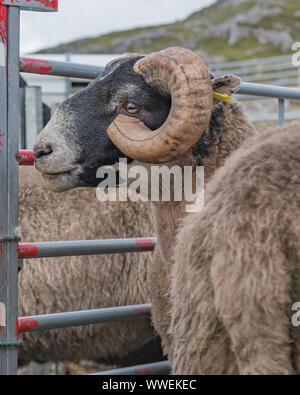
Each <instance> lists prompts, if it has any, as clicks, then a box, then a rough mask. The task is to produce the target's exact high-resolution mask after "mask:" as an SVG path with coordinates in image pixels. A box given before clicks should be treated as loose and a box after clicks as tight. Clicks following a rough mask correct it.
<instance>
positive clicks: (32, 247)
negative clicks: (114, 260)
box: [18, 237, 157, 259]
mask: <svg viewBox="0 0 300 395" xmlns="http://www.w3.org/2000/svg"><path fill="white" fill-rule="evenodd" d="M156 242H157V239H156V237H141V238H129V239H102V240H75V241H49V242H40V243H19V244H18V257H19V258H30V259H31V258H43V257H58V256H74V255H98V254H115V253H126V252H144V251H153V250H154V248H155V245H156Z"/></svg>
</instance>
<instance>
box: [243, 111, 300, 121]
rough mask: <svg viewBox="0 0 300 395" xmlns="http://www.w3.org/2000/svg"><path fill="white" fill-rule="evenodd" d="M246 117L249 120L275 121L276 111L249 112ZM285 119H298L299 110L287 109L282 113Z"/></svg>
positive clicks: (299, 116) (276, 117) (299, 115)
mask: <svg viewBox="0 0 300 395" xmlns="http://www.w3.org/2000/svg"><path fill="white" fill-rule="evenodd" d="M247 118H248V119H249V121H251V122H264V121H277V119H278V112H271V113H262V114H250V115H247ZM284 119H285V120H292V119H300V111H287V112H285V114H284Z"/></svg>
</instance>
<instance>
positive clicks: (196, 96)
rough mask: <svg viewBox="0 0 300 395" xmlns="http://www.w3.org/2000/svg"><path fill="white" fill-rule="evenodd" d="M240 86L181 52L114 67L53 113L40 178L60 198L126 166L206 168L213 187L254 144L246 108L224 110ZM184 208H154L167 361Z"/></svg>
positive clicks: (156, 313) (156, 298)
mask: <svg viewBox="0 0 300 395" xmlns="http://www.w3.org/2000/svg"><path fill="white" fill-rule="evenodd" d="M239 84H240V79H239V78H238V77H236V76H222V77H218V78H213V76H211V75H210V74H209V72H208V71H207V69H206V67H205V65H204V63H203V62H202V60H201V59H200V58H199V57H198V56H197V55H195V54H194V53H193V52H192V51H190V50H187V49H183V48H168V49H166V50H164V51H160V52H157V53H153V54H150V55H147V56H146V57H142V56H136V57H132V58H130V59H128V58H123V59H118V60H116V61H115V62H112V63H111V64H109V65H108V66H107V68H106V71H105V74H104V76H103V77H102V78H98V79H96V80H94V81H93V82H92V83H91V84H89V85H88V86H87V87H86V88H85V89H83V90H81V91H80V92H78V93H77V94H75V95H74V96H72V97H71V98H69V99H68V100H66V101H65V102H64V103H63V104H62V105H61V106H60V107H59V108H58V109H57V111H56V112H55V113H54V115H53V116H52V118H51V120H50V122H49V123H48V125H47V126H46V127H45V128H44V129H43V131H42V132H41V134H40V136H39V138H38V140H37V141H36V144H35V147H34V151H35V155H36V168H37V170H39V171H40V172H41V173H42V174H43V181H44V183H45V185H47V187H48V188H50V189H52V190H55V191H63V190H67V189H71V188H75V187H78V186H95V184H96V182H99V180H97V181H96V177H95V175H96V171H97V168H98V167H99V166H100V167H101V166H103V165H114V164H115V163H116V162H118V160H119V159H120V158H125V159H127V161H128V162H129V163H130V165H133V163H139V161H141V162H146V164H145V167H146V168H147V169H148V171H149V170H151V168H152V166H153V164H155V163H164V165H165V166H168V167H170V168H171V167H172V166H173V165H177V166H179V167H180V168H181V169H183V168H184V166H192V169H193V171H194V173H195V168H196V166H199V165H204V173H205V181H207V180H208V179H209V178H210V177H211V175H212V174H213V173H214V171H215V170H216V169H217V168H218V167H219V166H222V165H223V164H224V161H225V159H226V157H227V156H228V155H229V154H230V153H231V152H232V151H234V150H235V149H237V148H238V147H239V146H240V145H241V144H242V143H243V142H244V141H245V140H247V139H248V138H249V137H251V136H253V135H255V134H256V131H255V129H254V127H253V126H252V125H251V123H249V121H248V120H247V119H246V117H245V115H244V112H243V109H242V107H241V106H240V105H239V104H238V103H237V102H235V101H232V102H229V101H228V100H229V99H230V96H231V95H232V94H233V93H234V92H235V91H237V90H238V87H239ZM213 91H214V92H215V93H217V94H218V95H214V96H215V98H214V99H213ZM216 97H218V98H220V97H221V98H222V97H226V102H225V101H220V100H219V99H217V98H216ZM133 160H135V161H134V162H133ZM194 173H193V174H194ZM194 177H195V175H194ZM185 203H186V202H185V201H179V202H178V201H175V200H174V199H173V200H172V199H171V201H168V202H166V201H157V202H151V206H152V212H153V221H154V227H155V233H156V235H157V238H158V244H157V246H156V249H155V254H154V257H153V260H152V262H151V266H150V269H149V277H150V281H149V284H150V286H151V300H152V303H153V308H152V319H153V323H154V326H155V329H156V330H157V332H158V333H159V335H160V336H161V339H162V344H163V348H164V352H165V353H166V354H170V355H171V349H172V347H171V343H172V339H171V336H170V333H169V327H170V322H171V317H170V299H169V297H168V292H169V289H170V284H169V281H168V279H169V273H170V270H171V267H170V264H171V263H170V261H171V258H172V252H173V247H174V243H175V235H176V231H177V229H178V226H179V223H180V221H181V219H182V218H183V217H184V216H185V215H186V212H185Z"/></svg>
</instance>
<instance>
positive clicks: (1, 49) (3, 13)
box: [0, 0, 7, 68]
mask: <svg viewBox="0 0 300 395" xmlns="http://www.w3.org/2000/svg"><path fill="white" fill-rule="evenodd" d="M1 4H2V0H1ZM6 31H7V7H6V6H4V5H0V66H5V68H6V66H7V62H6V46H7V34H6Z"/></svg>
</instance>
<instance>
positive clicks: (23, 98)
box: [19, 87, 26, 149]
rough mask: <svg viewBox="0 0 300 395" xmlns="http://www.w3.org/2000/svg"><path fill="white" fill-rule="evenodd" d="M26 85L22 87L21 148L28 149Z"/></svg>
mask: <svg viewBox="0 0 300 395" xmlns="http://www.w3.org/2000/svg"><path fill="white" fill-rule="evenodd" d="M25 130H26V129H25V87H22V88H20V138H19V142H20V148H21V149H26V137H25V136H26V132H25Z"/></svg>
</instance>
